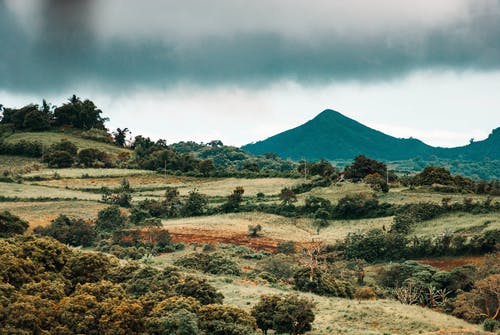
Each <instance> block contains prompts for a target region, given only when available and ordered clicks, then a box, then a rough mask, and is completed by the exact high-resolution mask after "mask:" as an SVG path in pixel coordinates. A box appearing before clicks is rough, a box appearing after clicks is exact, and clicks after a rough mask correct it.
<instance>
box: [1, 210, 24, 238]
mask: <svg viewBox="0 0 500 335" xmlns="http://www.w3.org/2000/svg"><path fill="white" fill-rule="evenodd" d="M28 227H29V223H28V222H26V221H24V220H22V219H21V218H20V217H18V216H16V215H13V214H11V213H10V212H8V211H3V212H0V237H11V236H14V235H18V234H24V232H25V231H26V229H28Z"/></svg>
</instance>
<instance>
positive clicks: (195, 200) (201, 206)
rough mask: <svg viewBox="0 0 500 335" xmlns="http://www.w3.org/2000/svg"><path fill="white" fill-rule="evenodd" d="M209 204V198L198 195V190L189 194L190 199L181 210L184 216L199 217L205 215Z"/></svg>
mask: <svg viewBox="0 0 500 335" xmlns="http://www.w3.org/2000/svg"><path fill="white" fill-rule="evenodd" d="M207 204H208V199H207V196H206V195H204V194H201V193H198V191H197V190H193V191H191V192H189V195H188V198H187V199H186V201H185V202H184V204H183V206H182V208H181V214H182V215H183V216H199V215H203V213H204V212H205V209H206V207H207Z"/></svg>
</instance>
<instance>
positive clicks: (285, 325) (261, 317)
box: [251, 295, 314, 335]
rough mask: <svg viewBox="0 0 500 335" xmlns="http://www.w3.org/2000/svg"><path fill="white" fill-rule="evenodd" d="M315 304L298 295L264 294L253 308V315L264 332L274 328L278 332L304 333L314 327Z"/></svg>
mask: <svg viewBox="0 0 500 335" xmlns="http://www.w3.org/2000/svg"><path fill="white" fill-rule="evenodd" d="M313 308H314V304H313V302H312V301H310V300H308V299H305V298H300V297H299V296H297V295H288V296H285V297H282V296H277V295H263V296H261V297H260V300H259V302H258V303H257V305H255V306H254V307H253V308H252V312H251V314H252V316H253V317H254V318H255V320H256V322H257V325H258V327H259V328H260V329H262V331H263V332H264V334H267V331H268V330H269V329H273V330H275V331H276V333H278V334H282V333H287V334H293V335H295V334H304V333H305V332H307V331H309V330H311V329H312V322H313V321H314V312H313Z"/></svg>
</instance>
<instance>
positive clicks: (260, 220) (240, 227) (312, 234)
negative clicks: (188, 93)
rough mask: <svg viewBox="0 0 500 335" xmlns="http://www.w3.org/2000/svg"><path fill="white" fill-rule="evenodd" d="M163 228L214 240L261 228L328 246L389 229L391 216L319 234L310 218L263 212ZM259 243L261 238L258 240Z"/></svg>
mask: <svg viewBox="0 0 500 335" xmlns="http://www.w3.org/2000/svg"><path fill="white" fill-rule="evenodd" d="M162 222H163V225H164V227H165V228H166V229H167V230H169V231H170V232H172V233H187V232H189V233H190V234H193V235H205V236H207V235H209V236H213V239H214V240H217V237H219V238H220V239H222V238H223V237H224V238H225V237H226V236H228V235H235V236H243V235H245V234H247V233H248V226H249V225H252V226H255V225H257V224H260V225H262V227H263V229H262V232H261V234H260V235H261V237H262V238H266V239H272V240H276V241H287V240H289V241H294V242H301V243H306V242H310V241H311V240H312V239H318V238H320V239H321V240H322V241H323V242H325V243H334V242H335V241H337V240H340V239H343V238H345V237H346V236H347V234H349V233H353V232H364V231H367V230H370V229H372V228H382V227H383V226H385V227H387V228H389V227H390V225H391V223H392V217H386V218H377V219H361V220H339V221H331V224H330V226H329V227H327V228H322V229H321V231H320V233H319V234H318V233H317V231H316V228H315V227H314V226H313V220H312V219H307V218H300V219H297V218H286V217H283V216H279V215H273V214H264V213H256V212H252V213H234V214H222V215H214V216H201V217H191V218H180V219H171V220H163V221H162ZM256 240H258V238H257V239H256Z"/></svg>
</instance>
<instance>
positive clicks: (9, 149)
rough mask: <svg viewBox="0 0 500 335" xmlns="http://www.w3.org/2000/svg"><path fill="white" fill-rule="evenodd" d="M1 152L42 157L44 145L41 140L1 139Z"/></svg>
mask: <svg viewBox="0 0 500 335" xmlns="http://www.w3.org/2000/svg"><path fill="white" fill-rule="evenodd" d="M0 154H2V155H13V156H26V157H42V154H43V145H42V143H40V142H37V141H35V142H30V141H26V140H20V141H18V142H15V143H7V142H5V141H3V140H2V139H0Z"/></svg>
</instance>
